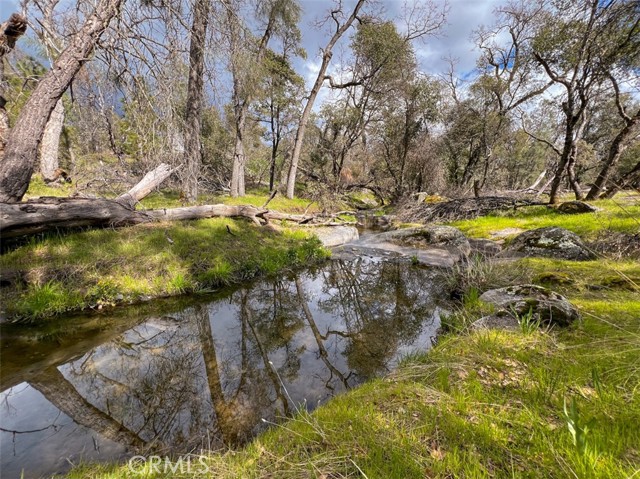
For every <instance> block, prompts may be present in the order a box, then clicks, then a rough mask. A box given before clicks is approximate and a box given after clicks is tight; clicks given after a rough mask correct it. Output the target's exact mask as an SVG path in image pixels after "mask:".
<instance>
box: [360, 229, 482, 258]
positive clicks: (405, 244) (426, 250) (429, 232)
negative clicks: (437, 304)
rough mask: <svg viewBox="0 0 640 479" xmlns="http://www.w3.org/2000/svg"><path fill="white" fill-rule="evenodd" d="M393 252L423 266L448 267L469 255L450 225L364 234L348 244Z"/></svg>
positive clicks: (465, 243) (464, 240)
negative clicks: (359, 238) (358, 239)
mask: <svg viewBox="0 0 640 479" xmlns="http://www.w3.org/2000/svg"><path fill="white" fill-rule="evenodd" d="M349 246H351V247H353V248H362V249H366V250H369V251H372V250H377V251H386V252H393V253H396V254H398V255H400V256H402V257H406V258H411V259H412V260H413V261H417V262H418V263H420V264H423V265H426V266H436V267H444V268H450V267H452V266H453V265H454V264H456V263H457V262H458V261H460V260H461V259H463V258H465V257H467V256H468V255H469V253H470V252H471V246H470V245H469V241H468V240H467V238H466V236H465V235H464V234H463V233H462V232H461V231H460V230H458V229H456V228H452V227H450V226H421V227H417V228H404V229H400V230H394V231H387V232H384V233H378V234H372V235H367V236H365V237H363V238H362V240H360V241H358V242H355V243H352V244H351V245H349Z"/></svg>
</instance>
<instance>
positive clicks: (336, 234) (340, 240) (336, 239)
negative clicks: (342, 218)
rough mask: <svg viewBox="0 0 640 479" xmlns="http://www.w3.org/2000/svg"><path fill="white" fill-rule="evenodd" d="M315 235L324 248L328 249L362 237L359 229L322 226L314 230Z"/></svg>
mask: <svg viewBox="0 0 640 479" xmlns="http://www.w3.org/2000/svg"><path fill="white" fill-rule="evenodd" d="M313 233H314V234H315V235H316V236H317V237H318V239H319V240H320V242H321V243H322V246H325V247H327V248H331V247H333V246H340V245H342V244H345V243H349V242H350V241H354V240H357V239H358V238H359V237H360V235H359V234H358V228H356V227H355V226H322V227H319V228H314V229H313Z"/></svg>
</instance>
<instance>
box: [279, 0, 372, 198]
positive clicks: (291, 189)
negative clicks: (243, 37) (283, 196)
mask: <svg viewBox="0 0 640 479" xmlns="http://www.w3.org/2000/svg"><path fill="white" fill-rule="evenodd" d="M364 2H365V0H358V3H357V4H356V6H355V7H354V9H353V12H351V16H350V17H349V18H348V19H347V21H346V22H345V23H344V24H342V25H339V24H338V21H337V20H335V17H334V20H335V21H336V24H337V25H336V26H337V28H336V32H335V33H334V34H333V36H332V37H331V39H330V40H329V43H327V46H326V47H325V49H324V51H323V53H322V64H321V65H320V71H319V72H318V76H317V77H316V81H315V83H314V84H313V87H312V88H311V92H310V93H309V99H308V100H307V104H306V105H305V106H304V110H303V111H302V116H301V117H300V122H299V123H298V129H297V130H296V139H295V143H294V146H293V153H292V155H291V166H290V168H289V174H288V176H287V198H290V199H291V198H293V197H294V195H295V186H296V175H297V173H298V162H299V161H300V153H301V152H302V142H303V140H304V135H305V131H306V129H307V123H308V122H309V117H310V116H311V111H312V109H313V104H314V103H315V101H316V98H317V96H318V92H319V91H320V88H322V84H323V83H324V81H325V80H326V79H327V78H326V73H327V68H328V67H329V62H331V57H332V55H333V53H332V51H331V50H332V49H333V47H334V45H335V44H336V42H337V41H338V40H339V39H340V37H342V35H343V34H344V33H345V32H346V31H347V30H348V29H349V27H350V26H351V24H352V23H353V22H354V20H355V19H356V17H357V16H358V12H359V11H360V8H361V7H362V5H364Z"/></svg>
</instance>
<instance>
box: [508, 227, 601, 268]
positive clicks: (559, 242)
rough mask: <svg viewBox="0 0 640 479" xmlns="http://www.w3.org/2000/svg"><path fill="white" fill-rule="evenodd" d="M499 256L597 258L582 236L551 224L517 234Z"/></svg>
mask: <svg viewBox="0 0 640 479" xmlns="http://www.w3.org/2000/svg"><path fill="white" fill-rule="evenodd" d="M499 256H503V257H509V256H516V257H518V256H542V257H545V258H559V259H569V260H575V261H585V260H590V259H595V257H596V256H595V254H594V253H592V252H591V251H589V250H588V249H587V247H586V246H585V244H584V243H583V242H582V240H581V239H580V237H579V236H578V235H577V234H575V233H572V232H571V231H568V230H566V229H564V228H558V227H555V226H549V227H547V228H538V229H535V230H529V231H525V232H524V233H521V234H519V235H518V236H516V237H515V238H514V239H513V241H512V242H511V243H510V244H509V245H508V246H507V247H506V248H505V249H504V250H503V251H502V252H501V253H500V255H499Z"/></svg>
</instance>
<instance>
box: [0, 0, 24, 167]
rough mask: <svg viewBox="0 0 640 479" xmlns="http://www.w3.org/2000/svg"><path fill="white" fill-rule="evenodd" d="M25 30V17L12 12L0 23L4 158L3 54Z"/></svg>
mask: <svg viewBox="0 0 640 479" xmlns="http://www.w3.org/2000/svg"><path fill="white" fill-rule="evenodd" d="M26 31H27V19H26V18H25V17H23V16H22V15H19V14H17V13H14V14H12V15H11V17H9V20H7V21H6V22H4V23H2V24H0V159H1V158H4V151H5V146H6V144H7V140H8V136H9V115H8V114H7V110H5V105H6V104H7V100H6V99H5V97H4V95H5V91H4V90H5V81H4V60H3V58H4V56H5V55H6V54H7V53H9V52H10V51H11V50H13V47H14V46H15V44H16V41H17V40H18V38H20V37H21V36H22V35H23V34H24V32H26Z"/></svg>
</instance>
